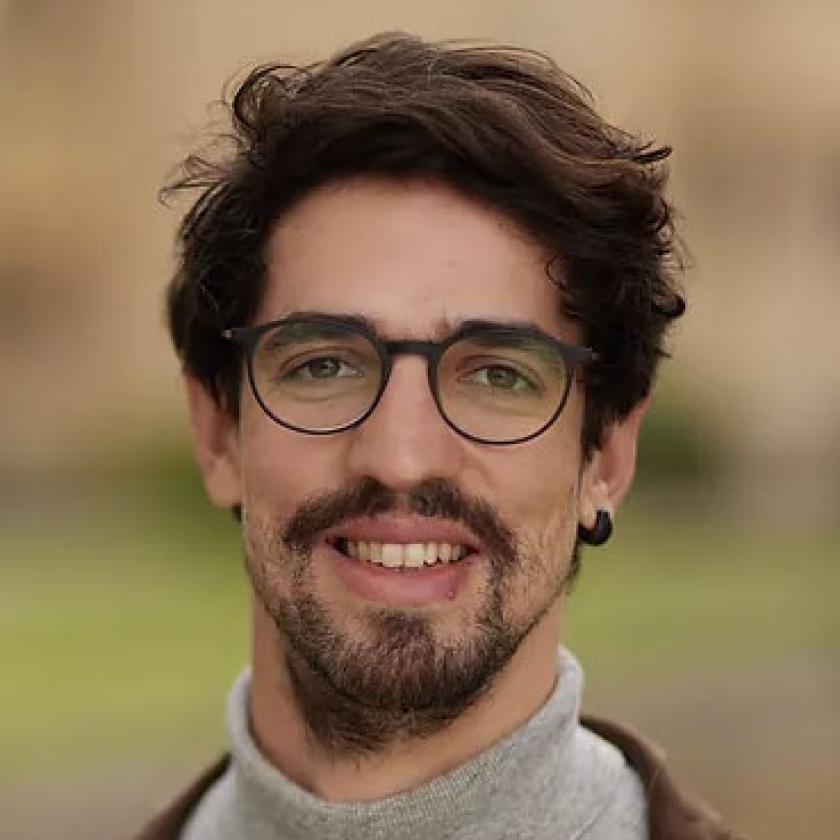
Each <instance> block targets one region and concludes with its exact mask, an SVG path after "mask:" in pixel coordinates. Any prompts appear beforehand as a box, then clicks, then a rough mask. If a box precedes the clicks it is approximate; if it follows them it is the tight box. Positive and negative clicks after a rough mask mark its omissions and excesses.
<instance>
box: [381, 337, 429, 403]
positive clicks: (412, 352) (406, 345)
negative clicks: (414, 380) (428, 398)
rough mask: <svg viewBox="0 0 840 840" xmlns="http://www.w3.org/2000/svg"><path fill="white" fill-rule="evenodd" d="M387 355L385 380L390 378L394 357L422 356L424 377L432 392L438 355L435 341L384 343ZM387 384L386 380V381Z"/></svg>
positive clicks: (407, 339) (395, 341)
mask: <svg viewBox="0 0 840 840" xmlns="http://www.w3.org/2000/svg"><path fill="white" fill-rule="evenodd" d="M384 346H385V350H386V353H387V356H386V361H387V368H386V369H387V378H388V379H389V378H390V376H391V370H392V368H393V360H394V357H396V356H422V357H423V358H424V359H425V360H426V376H427V379H428V380H429V387H430V388H432V390H433V391H434V385H433V381H434V367H435V364H436V362H437V357H438V354H439V353H440V346H441V345H440V344H438V343H437V342H435V341H422V340H420V339H412V338H406V339H396V340H393V341H386V342H384ZM386 384H387V379H386Z"/></svg>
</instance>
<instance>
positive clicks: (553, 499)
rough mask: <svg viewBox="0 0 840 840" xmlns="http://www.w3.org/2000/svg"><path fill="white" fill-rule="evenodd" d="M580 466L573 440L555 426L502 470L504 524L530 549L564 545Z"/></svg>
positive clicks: (513, 455)
mask: <svg viewBox="0 0 840 840" xmlns="http://www.w3.org/2000/svg"><path fill="white" fill-rule="evenodd" d="M580 462H581V450H580V445H579V443H578V439H577V437H576V436H575V435H573V434H571V433H570V431H569V430H568V428H566V427H565V426H564V425H562V424H561V423H558V424H557V427H556V428H552V429H550V430H549V431H548V432H546V433H545V435H543V436H542V437H540V438H536V439H535V440H533V441H530V442H528V443H526V444H524V445H523V447H522V449H521V450H520V451H519V452H511V453H510V457H509V459H508V462H507V464H501V465H500V466H501V467H502V470H503V474H504V477H505V479H504V485H503V486H504V487H505V490H504V494H505V502H503V505H504V507H505V509H506V511H505V512H506V518H508V521H509V524H510V525H511V526H512V527H513V528H514V529H515V530H516V531H518V532H520V533H522V535H523V536H524V537H526V538H527V539H528V541H529V542H531V543H533V544H534V545H538V546H539V547H540V548H543V549H544V548H546V547H549V546H550V544H551V543H553V542H556V541H557V540H565V532H566V531H567V530H569V528H570V527H571V525H570V523H576V521H577V494H578V487H579V484H580Z"/></svg>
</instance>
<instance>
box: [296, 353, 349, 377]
mask: <svg viewBox="0 0 840 840" xmlns="http://www.w3.org/2000/svg"><path fill="white" fill-rule="evenodd" d="M361 375H362V374H361V373H360V372H359V371H358V370H356V368H354V367H352V366H351V365H349V364H347V362H345V361H343V360H342V359H337V358H335V356H319V357H318V358H316V359H310V360H309V361H307V362H304V364H302V365H298V366H297V367H296V368H294V369H293V370H291V371H289V372H288V373H286V374H284V376H283V378H284V379H293V380H298V381H299V382H314V381H316V380H319V381H324V380H331V379H349V378H352V377H358V376H361Z"/></svg>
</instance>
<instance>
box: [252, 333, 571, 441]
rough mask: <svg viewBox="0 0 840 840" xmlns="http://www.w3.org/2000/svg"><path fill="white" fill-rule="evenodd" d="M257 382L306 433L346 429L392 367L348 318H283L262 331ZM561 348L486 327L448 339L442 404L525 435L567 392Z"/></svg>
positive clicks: (495, 437) (266, 398)
mask: <svg viewBox="0 0 840 840" xmlns="http://www.w3.org/2000/svg"><path fill="white" fill-rule="evenodd" d="M252 371H253V377H254V386H255V390H256V391H257V395H258V397H259V399H260V401H261V402H262V403H263V406H264V407H265V408H266V409H267V411H268V412H269V414H271V415H272V416H273V417H274V418H275V419H277V420H279V421H280V422H282V423H285V424H287V425H289V426H292V427H294V428H297V429H301V430H304V431H328V430H332V429H335V430H338V429H340V428H343V427H345V426H349V425H351V424H352V423H353V422H354V421H356V420H358V419H359V418H360V417H362V416H363V415H364V414H365V413H366V412H367V411H368V410H369V409H370V407H371V405H372V404H373V403H374V401H375V400H376V398H377V395H378V394H379V392H380V386H381V383H382V377H383V374H384V370H383V364H382V360H381V358H380V355H379V352H378V351H377V347H376V345H375V344H374V343H373V342H372V341H371V339H370V338H369V337H368V336H366V335H365V334H364V333H361V332H358V331H356V330H353V329H350V328H347V327H345V326H343V325H339V324H336V325H329V324H322V323H317V324H309V323H305V322H301V323H290V324H283V325H280V326H278V327H275V328H274V329H272V330H270V331H268V332H266V333H265V334H263V335H262V336H261V338H260V341H259V343H258V344H257V346H256V347H255V349H254V353H253V357H252ZM567 379H568V373H567V367H566V364H565V361H564V359H563V357H562V355H561V354H560V352H559V351H558V349H557V348H555V347H554V346H552V345H551V344H549V343H548V342H546V341H543V340H541V339H540V338H538V337H534V336H531V335H519V334H516V333H511V332H510V331H507V330H504V331H494V330H492V329H491V330H487V331H482V332H480V333H475V334H470V335H468V336H465V337H463V338H461V339H459V340H457V341H455V342H454V343H452V344H450V345H449V346H448V347H447V348H446V349H445V350H444V352H443V354H442V355H441V357H440V359H439V362H438V366H437V390H438V395H439V401H440V407H441V410H442V411H443V413H444V415H445V416H446V418H447V419H448V420H449V422H450V423H452V425H454V426H456V427H457V428H458V429H460V430H461V431H462V432H464V433H466V434H468V435H471V436H473V437H476V438H480V439H482V440H488V441H506V440H515V439H518V438H522V437H527V436H528V435H531V434H533V433H535V432H536V431H538V430H540V429H541V428H542V427H543V426H544V425H545V424H546V423H548V422H549V421H550V420H551V418H552V417H553V416H554V414H555V413H556V412H557V410H558V408H559V407H560V405H561V404H562V402H563V399H564V397H565V395H566V392H567Z"/></svg>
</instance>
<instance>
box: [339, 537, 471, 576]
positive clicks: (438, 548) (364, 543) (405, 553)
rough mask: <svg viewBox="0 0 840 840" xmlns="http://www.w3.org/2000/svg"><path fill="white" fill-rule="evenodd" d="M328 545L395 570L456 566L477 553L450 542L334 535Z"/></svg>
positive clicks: (461, 544)
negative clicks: (350, 537) (355, 537)
mask: <svg viewBox="0 0 840 840" xmlns="http://www.w3.org/2000/svg"><path fill="white" fill-rule="evenodd" d="M327 543H328V544H329V545H330V546H331V547H332V548H334V549H335V550H336V551H338V552H339V553H341V554H343V555H344V556H345V557H348V558H350V559H353V560H358V561H361V562H363V563H369V564H371V565H372V566H379V567H381V568H386V569H394V570H396V571H405V570H407V569H424V568H427V567H434V566H447V565H450V564H457V563H460V562H461V561H463V560H464V559H466V558H467V557H469V556H470V555H472V554H476V553H477V552H476V550H475V549H474V548H473V547H472V546H469V545H465V544H463V543H452V542H411V543H398V542H378V541H373V540H356V539H349V538H348V537H343V536H336V537H331V538H328V539H327Z"/></svg>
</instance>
